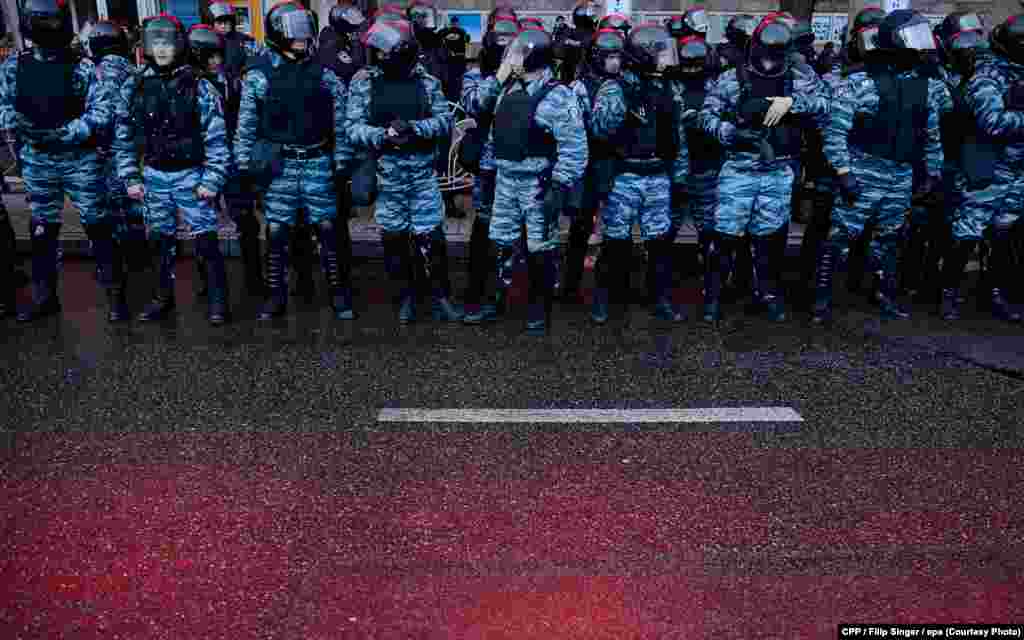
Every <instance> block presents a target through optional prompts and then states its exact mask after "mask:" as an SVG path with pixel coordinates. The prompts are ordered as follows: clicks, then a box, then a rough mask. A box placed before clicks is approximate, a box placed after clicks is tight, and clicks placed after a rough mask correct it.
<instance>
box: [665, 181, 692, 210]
mask: <svg viewBox="0 0 1024 640" xmlns="http://www.w3.org/2000/svg"><path fill="white" fill-rule="evenodd" d="M669 202H670V204H669V206H670V207H671V209H672V211H681V210H683V209H686V208H687V205H688V204H689V202H690V192H689V191H687V189H686V185H685V184H682V183H680V182H673V183H672V191H671V193H670V194H669Z"/></svg>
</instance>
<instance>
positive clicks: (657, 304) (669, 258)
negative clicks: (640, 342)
mask: <svg viewBox="0 0 1024 640" xmlns="http://www.w3.org/2000/svg"><path fill="white" fill-rule="evenodd" d="M674 239H675V234H674V233H673V232H672V230H670V232H669V233H667V234H665V235H664V236H662V237H660V238H657V239H655V240H653V241H650V244H651V245H652V247H651V249H652V251H651V258H652V262H653V263H654V308H653V310H652V312H651V315H653V316H654V317H655V318H657V319H659V320H665V321H667V322H682V321H683V320H685V319H686V314H684V313H682V311H680V310H679V309H678V308H677V307H676V306H675V304H674V303H673V302H672V289H673V287H672V285H673V284H674V276H675V270H674V269H673V265H674V260H673V249H674V248H675V240H674Z"/></svg>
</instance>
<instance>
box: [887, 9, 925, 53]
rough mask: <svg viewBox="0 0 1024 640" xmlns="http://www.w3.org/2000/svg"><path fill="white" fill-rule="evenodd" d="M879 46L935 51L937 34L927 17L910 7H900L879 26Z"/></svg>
mask: <svg viewBox="0 0 1024 640" xmlns="http://www.w3.org/2000/svg"><path fill="white" fill-rule="evenodd" d="M878 46H879V47H881V48H882V49H883V50H885V51H934V50H935V35H934V34H933V33H932V27H931V25H930V24H929V23H928V19H927V18H925V17H924V16H922V15H921V14H919V13H917V12H916V11H911V10H910V9H898V10H896V11H893V12H892V13H890V14H889V15H887V16H886V17H885V20H882V24H881V25H880V26H879V27H878Z"/></svg>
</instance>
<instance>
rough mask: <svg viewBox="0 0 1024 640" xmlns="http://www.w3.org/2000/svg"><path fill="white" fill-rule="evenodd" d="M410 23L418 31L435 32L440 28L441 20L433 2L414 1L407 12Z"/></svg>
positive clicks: (427, 0)
mask: <svg viewBox="0 0 1024 640" xmlns="http://www.w3.org/2000/svg"><path fill="white" fill-rule="evenodd" d="M406 15H407V16H408V19H409V22H410V23H411V24H412V26H413V28H414V29H415V30H416V31H420V32H422V31H434V30H436V29H437V28H438V24H439V23H440V18H438V16H437V9H436V8H435V7H434V3H433V2H432V1H431V0H413V2H412V3H411V4H410V5H409V8H408V9H407V10H406Z"/></svg>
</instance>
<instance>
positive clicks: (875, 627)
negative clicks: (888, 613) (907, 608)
mask: <svg viewBox="0 0 1024 640" xmlns="http://www.w3.org/2000/svg"><path fill="white" fill-rule="evenodd" d="M838 637H839V638H840V639H849V638H869V639H870V638H889V639H894V640H895V639H896V638H914V639H915V640H919V639H924V638H1022V639H1024V624H841V625H839V635H838Z"/></svg>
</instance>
